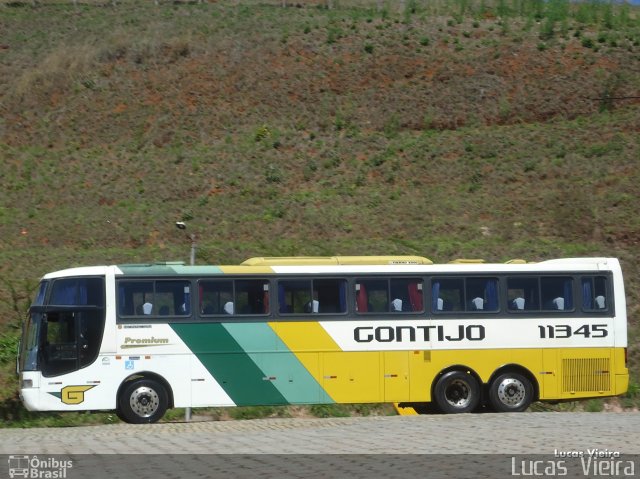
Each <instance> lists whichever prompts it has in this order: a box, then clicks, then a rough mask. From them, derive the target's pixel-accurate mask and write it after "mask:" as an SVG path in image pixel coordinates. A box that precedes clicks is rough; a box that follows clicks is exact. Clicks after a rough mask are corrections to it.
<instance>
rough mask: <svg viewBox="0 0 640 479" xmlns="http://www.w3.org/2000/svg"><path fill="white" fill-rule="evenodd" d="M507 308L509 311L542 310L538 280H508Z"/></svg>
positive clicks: (514, 278)
mask: <svg viewBox="0 0 640 479" xmlns="http://www.w3.org/2000/svg"><path fill="white" fill-rule="evenodd" d="M507 308H508V309H509V311H524V310H527V311H538V310H540V289H539V285H538V278H530V277H512V278H507Z"/></svg>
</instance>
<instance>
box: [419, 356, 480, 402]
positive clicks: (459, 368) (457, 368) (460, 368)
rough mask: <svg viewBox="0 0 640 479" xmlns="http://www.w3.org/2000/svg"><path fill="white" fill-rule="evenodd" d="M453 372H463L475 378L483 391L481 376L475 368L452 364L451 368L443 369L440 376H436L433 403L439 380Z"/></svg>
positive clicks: (432, 391) (432, 385)
mask: <svg viewBox="0 0 640 479" xmlns="http://www.w3.org/2000/svg"><path fill="white" fill-rule="evenodd" d="M452 371H462V372H464V373H467V374H471V375H472V376H473V377H474V378H475V380H476V381H478V385H479V386H480V388H481V389H482V386H483V381H482V378H480V375H479V374H478V373H477V372H476V371H475V370H474V369H473V368H470V367H469V366H465V365H464V364H452V365H451V366H447V367H446V368H444V369H442V370H441V371H440V372H439V373H438V374H436V375H435V376H434V378H433V381H431V400H432V401H433V395H434V391H435V388H436V384H438V380H439V379H440V378H441V377H442V376H444V375H445V374H447V373H450V372H452Z"/></svg>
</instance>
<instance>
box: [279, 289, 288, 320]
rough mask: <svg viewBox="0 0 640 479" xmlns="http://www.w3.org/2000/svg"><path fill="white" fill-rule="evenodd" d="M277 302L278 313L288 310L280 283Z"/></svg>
mask: <svg viewBox="0 0 640 479" xmlns="http://www.w3.org/2000/svg"><path fill="white" fill-rule="evenodd" d="M278 304H279V306H280V309H279V311H280V314H282V313H288V312H289V311H288V309H289V308H288V307H287V300H286V297H285V293H284V284H282V283H279V284H278Z"/></svg>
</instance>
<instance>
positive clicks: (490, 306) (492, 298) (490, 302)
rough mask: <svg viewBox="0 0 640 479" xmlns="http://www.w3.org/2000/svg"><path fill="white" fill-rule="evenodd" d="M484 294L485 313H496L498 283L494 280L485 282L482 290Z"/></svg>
mask: <svg viewBox="0 0 640 479" xmlns="http://www.w3.org/2000/svg"><path fill="white" fill-rule="evenodd" d="M484 294H485V297H486V298H487V307H486V308H485V309H486V310H487V311H498V282H497V281H496V280H495V279H489V280H487V283H486V285H485V288H484Z"/></svg>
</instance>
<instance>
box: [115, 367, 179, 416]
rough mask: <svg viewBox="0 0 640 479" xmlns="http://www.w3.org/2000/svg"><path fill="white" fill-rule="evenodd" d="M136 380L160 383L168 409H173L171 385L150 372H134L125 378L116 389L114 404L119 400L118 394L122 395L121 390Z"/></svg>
mask: <svg viewBox="0 0 640 479" xmlns="http://www.w3.org/2000/svg"><path fill="white" fill-rule="evenodd" d="M137 379H151V380H153V381H156V382H158V383H160V385H161V386H162V387H164V389H165V391H167V399H168V404H167V406H168V408H169V409H171V408H173V389H171V385H170V384H169V382H168V381H167V380H166V379H165V378H164V377H162V376H160V375H159V374H157V373H153V372H151V371H140V372H136V373H134V374H131V375H130V376H128V377H127V378H125V379H124V381H122V383H120V387H118V392H117V393H116V404H118V398H120V394H121V393H122V390H123V389H124V388H125V387H126V386H127V384H129V383H130V382H131V381H135V380H137Z"/></svg>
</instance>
